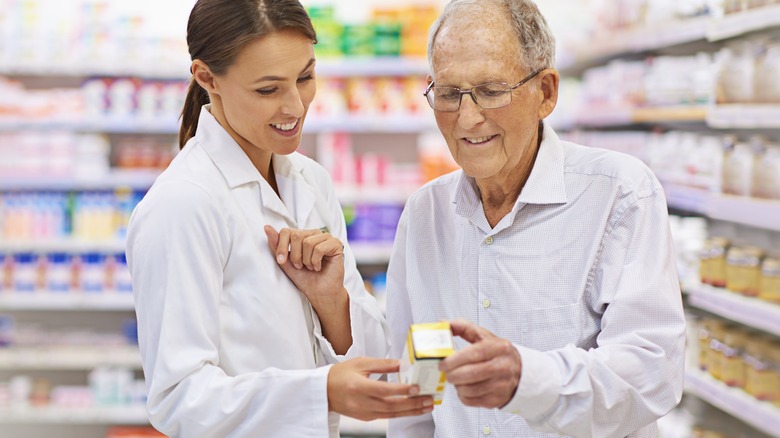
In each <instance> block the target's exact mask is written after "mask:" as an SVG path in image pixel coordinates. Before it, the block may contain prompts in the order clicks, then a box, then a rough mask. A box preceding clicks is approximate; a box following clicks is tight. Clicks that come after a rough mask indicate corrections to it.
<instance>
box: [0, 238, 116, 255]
mask: <svg viewBox="0 0 780 438" xmlns="http://www.w3.org/2000/svg"><path fill="white" fill-rule="evenodd" d="M124 251H125V242H124V241H122V240H119V239H97V238H96V239H91V240H89V239H71V238H53V239H41V240H14V239H7V238H6V239H3V240H0V252H5V253H20V252H35V253H47V252H69V253H86V252H99V253H102V254H113V253H122V252H124Z"/></svg>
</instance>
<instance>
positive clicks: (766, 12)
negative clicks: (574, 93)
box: [558, 5, 780, 71]
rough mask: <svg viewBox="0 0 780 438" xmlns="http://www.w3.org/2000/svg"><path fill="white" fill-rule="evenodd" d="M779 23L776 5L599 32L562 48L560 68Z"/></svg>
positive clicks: (576, 67) (779, 7)
mask: <svg viewBox="0 0 780 438" xmlns="http://www.w3.org/2000/svg"><path fill="white" fill-rule="evenodd" d="M778 26H780V5H773V6H766V7H762V8H756V9H752V10H748V11H744V12H739V13H735V14H729V15H725V16H723V17H711V16H701V17H694V18H689V19H681V20H677V21H671V22H667V23H656V24H653V25H649V26H647V27H643V28H637V29H632V30H628V31H623V32H615V33H612V34H605V35H599V36H596V37H595V38H592V39H588V40H587V42H582V43H577V44H572V45H570V46H569V47H567V48H565V49H564V50H563V51H562V53H561V57H560V59H559V60H558V68H560V69H561V70H565V71H569V70H582V69H584V68H588V67H591V66H594V65H598V64H603V63H604V62H605V61H607V60H609V59H612V58H617V57H621V56H626V55H631V54H638V53H645V52H652V51H656V50H661V49H666V48H669V47H673V46H678V45H682V44H688V43H699V42H701V43H704V42H716V41H721V40H724V39H728V38H734V37H738V36H741V35H745V34H748V33H751V32H755V31H760V30H764V29H770V28H774V27H778Z"/></svg>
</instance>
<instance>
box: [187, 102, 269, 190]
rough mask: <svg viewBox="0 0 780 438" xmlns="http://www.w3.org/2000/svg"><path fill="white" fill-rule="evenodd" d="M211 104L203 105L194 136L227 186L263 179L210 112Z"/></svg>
mask: <svg viewBox="0 0 780 438" xmlns="http://www.w3.org/2000/svg"><path fill="white" fill-rule="evenodd" d="M210 110H211V105H203V107H202V108H201V109H200V117H199V118H198V129H197V131H196V133H195V138H196V139H197V140H198V143H200V144H201V146H202V147H203V149H205V150H206V153H207V154H208V155H209V157H211V160H212V161H213V162H214V164H215V165H216V166H217V168H218V169H219V171H220V172H221V173H222V176H223V177H224V178H225V181H227V184H228V186H229V187H230V188H231V189H234V188H236V187H238V186H240V185H243V184H247V183H250V182H260V181H265V180H264V178H263V176H262V175H260V172H259V171H258V170H257V168H256V167H255V166H254V164H252V161H251V160H250V159H249V157H248V156H247V155H246V152H244V150H243V149H241V146H239V145H238V143H236V141H235V140H233V137H231V136H230V134H228V132H227V131H225V128H223V127H222V125H220V124H219V122H218V121H217V119H216V118H215V117H214V116H213V115H212V114H211V111H210Z"/></svg>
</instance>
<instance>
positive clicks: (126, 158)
mask: <svg viewBox="0 0 780 438" xmlns="http://www.w3.org/2000/svg"><path fill="white" fill-rule="evenodd" d="M193 3H194V2H193V1H192V0H188V1H167V0H164V1H151V0H136V1H133V2H122V1H118V0H67V1H64V0H59V1H55V0H0V36H2V38H0V91H1V92H0V430H1V431H3V432H0V435H2V436H4V437H5V436H8V437H11V436H14V437H32V438H39V437H47V436H57V437H95V438H97V437H120V436H131V435H129V433H130V432H129V431H131V430H133V431H135V432H134V433H136V435H132V436H146V435H144V434H146V433H148V434H149V436H155V435H152V432H151V431H150V430H148V428H149V425H148V420H147V417H146V413H145V410H144V404H143V403H144V400H145V388H144V384H143V375H142V372H141V366H140V356H139V353H138V346H137V337H136V322H135V318H134V310H133V297H132V282H131V279H130V276H129V273H128V268H127V261H126V258H125V254H124V240H123V239H124V237H125V232H126V226H127V221H128V218H129V216H130V213H131V212H132V210H133V208H134V207H135V205H136V204H137V203H138V202H139V200H140V199H141V198H142V197H143V196H144V194H145V192H146V190H148V188H149V187H150V185H151V184H152V182H153V181H154V179H155V178H156V176H157V175H158V174H159V173H160V172H161V170H162V169H164V168H165V167H166V166H167V164H168V163H169V162H170V160H171V159H172V158H173V157H174V156H175V154H176V152H178V146H177V145H176V136H177V133H178V122H177V120H178V116H179V112H180V111H181V105H182V102H183V99H184V93H185V91H186V86H187V84H188V81H189V71H188V67H189V59H188V54H187V48H186V42H185V29H186V17H187V15H188V13H189V10H190V8H191V6H192V4H193ZM303 3H304V5H305V6H307V9H308V10H309V13H310V15H311V16H312V18H313V20H314V23H315V28H316V30H317V33H318V38H319V43H318V44H317V45H316V48H315V50H316V55H317V76H318V78H317V81H318V82H317V89H318V91H317V96H316V99H315V100H314V102H313V104H312V107H311V109H310V111H309V115H308V119H307V121H306V125H305V127H304V135H303V141H302V144H301V149H300V151H301V152H302V153H304V154H305V155H307V156H310V157H312V158H314V159H316V160H317V161H318V162H319V163H321V164H322V165H323V166H324V167H325V168H326V169H327V170H328V171H329V172H330V175H331V177H332V179H333V181H334V184H335V187H336V192H337V193H338V196H339V200H340V202H341V204H342V206H343V209H344V215H345V218H346V221H347V231H348V236H349V241H350V245H351V246H352V248H353V251H354V253H355V257H356V259H357V262H358V265H359V269H360V271H361V273H362V274H363V277H364V279H365V282H366V284H367V286H368V288H369V290H370V291H372V293H373V294H374V295H375V297H376V298H377V300H379V302H380V303H382V302H383V300H384V299H385V270H386V267H387V263H388V259H389V254H390V249H391V246H392V242H393V238H394V236H395V230H396V225H397V223H398V219H399V217H400V214H401V212H402V210H403V206H404V202H405V200H406V199H407V197H408V196H409V195H410V194H411V193H412V192H413V191H414V190H415V189H417V188H418V187H420V186H421V185H422V184H423V183H425V182H426V181H428V180H430V179H432V178H435V177H437V176H439V175H442V174H444V173H447V172H450V171H451V170H453V169H455V168H456V165H455V164H454V161H453V160H452V158H451V156H450V154H449V151H448V149H447V146H446V143H444V140H443V139H442V137H441V135H440V133H439V132H438V130H437V128H436V124H435V121H434V119H433V114H432V111H431V110H430V108H429V107H428V105H427V103H426V101H425V99H424V98H423V96H422V92H423V90H424V89H425V87H426V85H427V84H426V75H427V73H428V64H427V61H426V59H425V50H426V48H425V45H426V40H427V30H428V27H429V26H430V24H431V23H432V22H433V21H434V19H435V18H436V16H437V14H438V13H439V12H440V11H441V8H442V7H443V4H444V1H443V0H408V1H405V2H395V1H389V0H373V1H351V0H350V1H346V0H320V1H314V0H312V1H303ZM537 3H539V6H540V8H541V9H542V11H543V13H544V14H545V15H546V16H547V17H548V20H549V22H550V25H551V26H552V28H553V31H554V32H555V35H556V37H557V40H558V54H557V68H558V70H559V71H560V72H561V75H562V81H561V91H560V96H559V102H558V106H557V108H556V110H555V112H554V113H553V115H552V116H551V117H550V118H549V119H548V120H549V122H550V123H551V124H552V126H553V127H554V128H555V129H556V131H557V132H558V133H559V134H560V135H561V136H562V137H563V138H564V139H568V140H572V141H575V142H577V143H580V144H585V145H588V146H594V147H600V148H606V149H616V150H619V151H621V152H625V153H628V154H631V155H635V156H637V157H639V158H640V159H641V160H643V161H644V162H645V163H646V164H647V165H648V166H649V167H650V168H651V169H652V170H653V171H654V172H655V174H656V176H657V177H658V179H659V180H660V181H661V183H662V184H663V187H664V189H665V192H666V197H667V200H668V204H669V210H670V212H671V213H672V216H671V225H672V231H673V235H674V238H675V244H676V248H677V251H678V254H677V256H678V271H679V275H680V281H681V285H682V287H681V289H682V291H683V295H684V296H683V300H684V303H685V307H686V315H687V320H688V342H687V357H686V372H685V391H684V397H683V401H682V403H681V404H680V406H679V407H678V408H677V409H675V410H674V411H673V412H672V413H670V414H669V415H668V416H666V417H665V418H663V419H662V420H661V421H660V428H661V435H662V436H664V437H670V438H677V437H680V438H682V437H691V436H701V437H764V436H773V437H780V1H777V0H685V1H680V0H676V1H672V0H653V1H650V0H590V1H577V2H570V1H565V0H539V1H538V2H537ZM385 427H386V423H385V422H383V421H374V422H360V421H352V420H351V419H348V418H344V419H343V420H342V435H343V436H383V434H384V430H385ZM143 430H147V432H143Z"/></svg>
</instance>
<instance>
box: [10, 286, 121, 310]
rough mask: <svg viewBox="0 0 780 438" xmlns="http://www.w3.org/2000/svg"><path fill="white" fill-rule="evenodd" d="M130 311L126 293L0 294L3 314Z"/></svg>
mask: <svg viewBox="0 0 780 438" xmlns="http://www.w3.org/2000/svg"><path fill="white" fill-rule="evenodd" d="M133 309H134V305H133V295H132V294H131V293H128V292H113V291H106V292H101V293H89V292H80V291H71V292H68V293H62V292H47V291H38V292H29V293H22V292H8V291H6V292H3V293H0V312H4V311H28V312H29V311H51V312H68V311H82V310H94V311H127V312H132V311H133Z"/></svg>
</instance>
